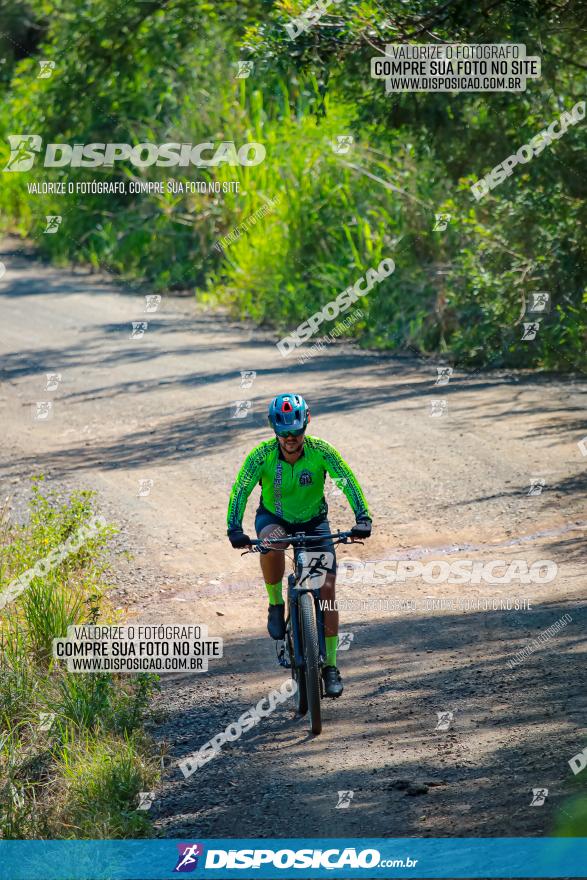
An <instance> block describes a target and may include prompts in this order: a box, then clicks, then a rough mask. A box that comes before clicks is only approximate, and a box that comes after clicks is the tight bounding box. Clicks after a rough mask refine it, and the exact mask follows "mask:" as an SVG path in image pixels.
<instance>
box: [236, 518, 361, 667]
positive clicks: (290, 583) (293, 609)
mask: <svg viewBox="0 0 587 880" xmlns="http://www.w3.org/2000/svg"><path fill="white" fill-rule="evenodd" d="M350 537H351V532H335V533H333V534H330V535H306V534H305V533H304V532H297V533H296V534H295V535H289V536H288V537H287V538H285V537H279V538H263V539H256V540H253V541H251V550H246V551H245V553H243V554H241V555H242V556H244V555H245V554H246V553H255V552H260V550H261V548H262V547H268V546H270V545H271V544H278V545H279V544H283V543H286V542H287V543H288V544H290V545H291V546H292V547H293V548H294V551H295V549H300V550H303V549H312V548H311V547H310V548H308V544H309V543H310V544H312V543H315V544H320V543H323V542H324V541H328V540H331V541H332V543H333V544H335V545H336V544H348V543H349V540H350ZM355 543H358V544H359V543H360V544H362V543H363V542H362V541H360V540H357V539H355ZM295 559H296V562H295V571H294V573H293V574H290V575H289V576H288V579H287V605H288V619H289V623H290V627H291V635H292V644H293V650H294V656H293V657H291V658H290V660H291V661H292V662H293V664H294V666H296V667H297V668H298V669H303V668H304V667H305V661H304V657H303V653H302V644H301V642H302V640H301V637H300V620H299V614H298V607H299V606H298V602H299V598H300V596H301V595H302V594H303V593H311V594H312V598H313V599H314V608H315V609H316V626H317V628H318V648H319V652H320V664H321V665H323V663H324V660H325V659H326V633H325V626H324V611H323V609H322V608H321V606H320V590H321V588H322V585H321V586H320V587H303V586H301V587H300V586H298V583H299V580H300V575H301V572H300V570H299V558H297V557H295Z"/></svg>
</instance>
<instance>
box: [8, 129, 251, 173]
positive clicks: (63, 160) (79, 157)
mask: <svg viewBox="0 0 587 880" xmlns="http://www.w3.org/2000/svg"><path fill="white" fill-rule="evenodd" d="M8 143H9V144H10V157H9V159H8V162H7V163H6V165H5V166H4V169H3V170H4V171H29V170H30V169H31V168H32V167H33V164H34V161H35V158H36V155H37V154H38V153H40V151H41V146H42V139H41V137H40V136H39V135H36V134H11V135H8ZM265 155H266V150H265V147H264V146H263V144H259V143H256V142H251V143H247V144H243V145H242V146H241V147H238V148H237V147H236V146H235V144H234V141H222V143H220V144H214V143H212V142H211V141H207V142H206V143H203V144H180V143H175V142H174V143H167V144H150V143H143V144H137V145H136V146H131V144H98V143H95V144H74V145H73V146H71V145H70V144H47V146H46V148H45V155H44V157H43V165H44V167H45V168H65V167H66V166H70V167H71V168H100V167H102V166H105V167H110V168H111V167H112V166H113V165H114V163H115V162H122V161H125V160H128V161H129V162H131V164H132V165H134V166H135V167H137V168H148V167H149V166H150V165H156V166H157V167H158V168H173V167H175V166H176V165H178V166H179V167H181V168H186V167H187V166H188V165H197V166H206V167H210V166H214V167H215V166H217V165H246V166H252V165H259V164H260V163H261V162H262V161H263V159H264V158H265Z"/></svg>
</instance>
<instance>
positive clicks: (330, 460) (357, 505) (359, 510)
mask: <svg viewBox="0 0 587 880" xmlns="http://www.w3.org/2000/svg"><path fill="white" fill-rule="evenodd" d="M317 445H318V449H319V450H320V453H321V454H322V460H323V462H324V467H325V468H326V470H327V471H328V473H329V475H330V476H331V478H332V479H333V480H337V481H338V486H339V488H340V489H342V491H343V492H344V494H345V496H346V500H347V501H348V503H349V504H350V506H351V508H352V510H353V513H354V514H355V517H356V518H357V519H359V518H360V517H363V516H368V517H370V516H371V515H370V513H369V508H368V506H367V500H366V498H365V496H364V494H363V490H362V489H361V487H360V485H359V482H358V480H357V478H356V477H355V475H354V473H353V472H352V470H351V468H350V467H349V465H348V464H347V463H346V461H345V460H344V458H343V457H342V455H341V454H340V452H338V451H337V450H336V449H335V448H334V446H331V445H330V443H327V442H326V440H318V441H317Z"/></svg>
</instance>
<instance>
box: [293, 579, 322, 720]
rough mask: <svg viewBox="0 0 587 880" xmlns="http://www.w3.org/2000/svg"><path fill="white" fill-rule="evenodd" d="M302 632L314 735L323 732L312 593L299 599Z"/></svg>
mask: <svg viewBox="0 0 587 880" xmlns="http://www.w3.org/2000/svg"><path fill="white" fill-rule="evenodd" d="M299 608H300V630H301V634H302V642H303V653H304V661H305V666H306V669H305V680H306V681H305V684H306V699H307V705H308V708H309V710H310V721H311V727H312V733H315V734H318V733H321V731H322V713H321V711H320V649H319V647H318V628H317V626H316V617H315V614H314V600H313V598H312V596H311V595H310V593H303V594H302V596H300V599H299Z"/></svg>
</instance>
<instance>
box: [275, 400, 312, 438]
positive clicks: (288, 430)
mask: <svg viewBox="0 0 587 880" xmlns="http://www.w3.org/2000/svg"><path fill="white" fill-rule="evenodd" d="M309 414H310V410H309V409H308V404H307V403H306V401H305V400H304V398H303V397H302V395H301V394H278V396H277V397H275V398H274V399H273V400H272V401H271V403H270V404H269V424H270V425H271V427H272V428H273V430H274V431H275V433H276V434H279V435H283V434H301V433H302V431H305V429H306V425H307V424H308V416H309Z"/></svg>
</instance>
